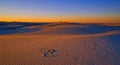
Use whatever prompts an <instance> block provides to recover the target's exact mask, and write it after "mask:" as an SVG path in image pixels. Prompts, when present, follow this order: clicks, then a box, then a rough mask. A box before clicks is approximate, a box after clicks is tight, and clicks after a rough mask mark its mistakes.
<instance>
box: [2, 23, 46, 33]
mask: <svg viewBox="0 0 120 65" xmlns="http://www.w3.org/2000/svg"><path fill="white" fill-rule="evenodd" d="M46 24H48V23H25V22H0V35H3V34H16V33H27V32H34V31H37V30H41V28H40V26H42V25H46ZM38 26H39V27H38Z"/></svg>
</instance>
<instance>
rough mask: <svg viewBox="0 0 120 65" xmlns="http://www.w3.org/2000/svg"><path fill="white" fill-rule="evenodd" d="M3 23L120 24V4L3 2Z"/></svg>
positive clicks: (114, 0)
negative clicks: (63, 22)
mask: <svg viewBox="0 0 120 65" xmlns="http://www.w3.org/2000/svg"><path fill="white" fill-rule="evenodd" d="M0 21H8V22H9V21H21V22H58V21H65V22H110V23H111V22H113V23H115V22H116V23H118V22H120V0H0Z"/></svg>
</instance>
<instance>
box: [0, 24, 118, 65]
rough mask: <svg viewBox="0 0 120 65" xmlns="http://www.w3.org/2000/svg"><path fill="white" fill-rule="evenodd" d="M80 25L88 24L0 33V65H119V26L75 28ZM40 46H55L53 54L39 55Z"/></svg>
mask: <svg viewBox="0 0 120 65" xmlns="http://www.w3.org/2000/svg"><path fill="white" fill-rule="evenodd" d="M81 27H87V26H79V25H76V26H75V25H61V26H55V27H45V28H44V30H42V31H41V30H38V31H35V32H30V33H24V34H22V33H21V34H20V33H19V34H11V35H7V34H6V35H0V65H120V62H119V61H120V48H119V47H120V41H119V39H120V31H119V30H113V31H106V32H100V33H98V32H97V33H92V34H91V33H90V34H88V33H86V34H84V32H82V33H81V32H79V33H78V32H76V31H77V30H78V28H81ZM33 28H34V27H33ZM67 30H69V32H67ZM88 30H89V29H88ZM55 31H56V32H55ZM58 31H59V32H58ZM70 31H71V32H72V31H73V32H72V33H71V32H70ZM89 31H90V30H89ZM91 32H92V31H91ZM49 33H50V34H49ZM57 33H58V34H57ZM67 33H68V34H67ZM74 33H75V34H74ZM76 33H78V34H76ZM42 48H45V49H47V48H48V49H49V48H52V49H55V50H56V51H54V52H53V53H52V54H53V55H54V56H49V55H48V56H45V57H44V56H42V55H41V53H42V52H41V51H40V50H41V49H42Z"/></svg>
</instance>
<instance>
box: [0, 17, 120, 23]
mask: <svg viewBox="0 0 120 65" xmlns="http://www.w3.org/2000/svg"><path fill="white" fill-rule="evenodd" d="M0 21H7V22H12V21H18V22H59V21H64V22H82V23H107V22H108V23H119V22H120V19H119V17H64V18H57V17H56V18H49V17H48V18H31V17H30V18H27V17H26V18H25V17H24V18H17V17H16V18H15V17H0Z"/></svg>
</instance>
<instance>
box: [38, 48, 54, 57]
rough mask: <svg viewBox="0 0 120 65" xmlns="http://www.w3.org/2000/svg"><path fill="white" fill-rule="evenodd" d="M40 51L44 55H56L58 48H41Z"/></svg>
mask: <svg viewBox="0 0 120 65" xmlns="http://www.w3.org/2000/svg"><path fill="white" fill-rule="evenodd" d="M39 51H40V54H41V56H42V57H54V56H55V53H56V49H53V48H41V49H40V50H39Z"/></svg>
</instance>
